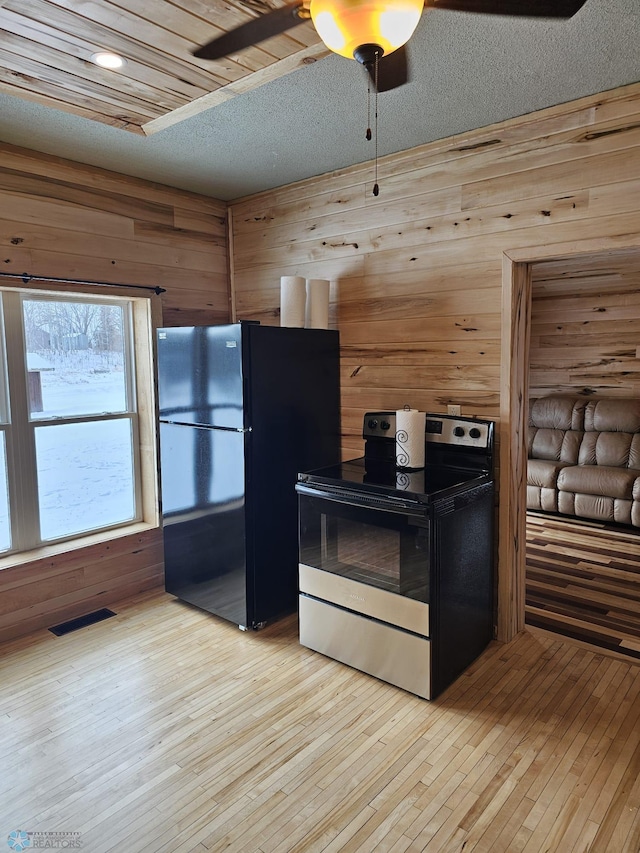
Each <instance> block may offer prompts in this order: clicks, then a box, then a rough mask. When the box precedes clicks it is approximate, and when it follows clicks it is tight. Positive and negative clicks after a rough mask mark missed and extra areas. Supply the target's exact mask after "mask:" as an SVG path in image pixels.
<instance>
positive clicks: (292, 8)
mask: <svg viewBox="0 0 640 853" xmlns="http://www.w3.org/2000/svg"><path fill="white" fill-rule="evenodd" d="M302 7H303V3H302V2H301V0H295V2H294V3H288V4H287V5H286V6H282V7H281V8H279V9H274V10H273V11H272V12H267V14H266V15H260V17H259V18H253V19H252V20H251V21H247V23H246V24H241V25H240V26H239V27H236V28H235V30H230V31H229V32H228V33H224V35H221V36H218V38H215V39H213V40H212V41H210V42H208V43H207V44H205V45H203V46H202V47H199V48H198V49H197V50H194V51H193V55H194V56H195V57H197V59H222V58H223V57H225V56H229V54H231V53H237V52H238V51H239V50H243V49H244V48H245V47H252V46H253V45H254V44H258V43H259V42H261V41H264V40H265V39H268V38H271V37H272V36H278V35H280V33H284V32H286V31H287V30H290V29H291V28H292V27H297V26H298V24H304V22H305V21H306V20H307V17H302V16H300V14H299V12H300V9H302Z"/></svg>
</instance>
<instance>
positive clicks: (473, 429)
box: [469, 427, 480, 438]
mask: <svg viewBox="0 0 640 853" xmlns="http://www.w3.org/2000/svg"><path fill="white" fill-rule="evenodd" d="M469 435H470V436H471V438H480V430H479V429H478V427H471V429H470V430H469Z"/></svg>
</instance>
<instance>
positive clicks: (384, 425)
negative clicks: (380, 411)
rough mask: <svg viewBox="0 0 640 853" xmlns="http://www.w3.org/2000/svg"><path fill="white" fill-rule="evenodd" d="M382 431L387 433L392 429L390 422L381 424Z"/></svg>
mask: <svg viewBox="0 0 640 853" xmlns="http://www.w3.org/2000/svg"><path fill="white" fill-rule="evenodd" d="M380 429H383V430H385V431H386V430H388V429H391V424H390V423H389V421H382V422H381V424H380Z"/></svg>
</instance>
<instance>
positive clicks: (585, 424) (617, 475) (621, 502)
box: [527, 396, 640, 527]
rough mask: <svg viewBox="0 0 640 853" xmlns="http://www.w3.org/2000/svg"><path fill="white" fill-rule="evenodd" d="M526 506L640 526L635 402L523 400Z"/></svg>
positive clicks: (638, 406) (638, 403)
mask: <svg viewBox="0 0 640 853" xmlns="http://www.w3.org/2000/svg"><path fill="white" fill-rule="evenodd" d="M528 456H529V459H528V472H527V508H528V509H535V510H544V511H548V512H559V513H562V514H564V515H572V516H578V517H581V518H588V519H595V520H598V521H606V522H618V523H621V524H630V525H634V526H635V527H640V399H635V398H623V397H609V398H604V397H600V398H597V399H588V398H585V397H569V396H553V397H539V398H538V399H534V400H530V402H529V436H528Z"/></svg>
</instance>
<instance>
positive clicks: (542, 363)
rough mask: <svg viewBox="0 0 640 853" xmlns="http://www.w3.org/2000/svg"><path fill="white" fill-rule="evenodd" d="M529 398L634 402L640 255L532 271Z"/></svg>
mask: <svg viewBox="0 0 640 853" xmlns="http://www.w3.org/2000/svg"><path fill="white" fill-rule="evenodd" d="M532 285H533V290H532V309H531V347H530V365H529V392H530V395H531V397H542V396H544V395H545V394H559V393H564V394H583V395H585V396H588V397H589V396H599V397H637V396H640V358H639V355H640V352H639V348H640V252H637V251H634V252H628V253H627V252H622V253H615V254H609V255H607V256H605V257H600V258H591V259H590V260H589V262H588V263H587V264H584V265H582V266H580V267H576V266H575V264H574V263H571V264H570V263H567V261H566V260H564V259H563V260H560V261H549V262H545V263H539V264H535V265H534V267H533V270H532Z"/></svg>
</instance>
